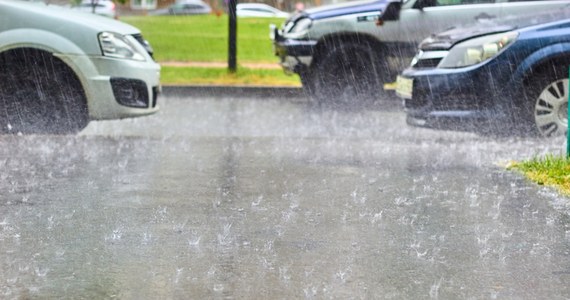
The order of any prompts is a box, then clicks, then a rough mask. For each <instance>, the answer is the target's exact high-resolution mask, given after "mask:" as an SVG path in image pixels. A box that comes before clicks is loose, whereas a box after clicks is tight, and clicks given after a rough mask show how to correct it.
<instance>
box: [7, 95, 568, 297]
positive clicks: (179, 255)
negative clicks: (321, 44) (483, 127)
mask: <svg viewBox="0 0 570 300" xmlns="http://www.w3.org/2000/svg"><path fill="white" fill-rule="evenodd" d="M390 103H392V102H390ZM163 104H164V105H163V107H162V110H161V112H160V113H159V114H156V115H153V116H150V117H145V118H138V119H128V120H122V121H106V122H92V123H91V124H90V125H89V126H88V127H87V128H86V129H85V130H84V131H82V132H81V133H80V134H79V135H78V136H50V135H46V136H42V135H38V136H17V135H16V136H3V137H2V138H1V139H0V143H1V144H2V147H0V148H1V149H2V150H1V153H2V154H1V156H0V157H1V159H0V165H1V168H2V170H3V171H2V173H1V176H2V178H1V181H0V182H1V183H0V191H1V194H2V203H1V205H0V207H1V209H2V217H1V220H0V240H1V241H2V243H0V252H1V253H2V255H1V256H0V257H1V258H0V262H1V264H2V268H0V270H1V271H0V272H1V273H0V278H2V289H1V295H2V298H18V297H30V298H66V297H72V298H76V297H77V298H114V297H118V298H131V299H132V298H155V299H156V298H309V299H312V298H330V297H332V298H400V299H402V298H407V299H409V298H438V297H439V298H470V297H475V298H479V297H481V298H553V299H554V298H559V297H560V298H562V297H564V296H565V295H568V292H569V291H568V285H567V283H568V276H569V275H568V274H569V270H568V266H569V263H570V259H569V252H568V243H569V242H570V234H569V232H570V219H569V218H568V212H569V211H568V209H569V207H568V204H567V200H566V199H565V198H564V197H560V196H558V195H557V194H556V193H555V192H554V191H553V190H551V189H549V188H544V187H539V186H536V185H535V184H533V183H530V182H528V181H527V180H525V179H524V178H523V177H522V176H521V175H520V174H517V173H512V172H508V171H505V169H504V167H503V166H504V163H505V162H507V161H508V160H511V159H523V158H527V157H529V156H532V155H539V154H544V153H556V152H559V151H561V145H563V142H564V141H563V140H556V139H554V140H548V141H546V140H541V139H511V138H509V139H499V140H497V139H495V138H489V137H484V136H478V135H475V134H470V133H457V132H446V131H442V132H438V131H432V130H428V129H421V128H413V127H407V126H405V118H404V115H403V114H402V111H401V109H386V108H383V109H371V110H367V111H360V112H342V111H338V110H326V109H324V110H323V109H315V108H314V107H312V106H311V105H309V104H307V101H306V99H304V98H293V99H288V100H286V99H283V98H269V99H267V98H265V99H250V98H245V97H244V98H232V97H218V98H211V97H203V98H194V97H192V98H191V97H176V96H175V97H167V98H165V99H164V102H163Z"/></svg>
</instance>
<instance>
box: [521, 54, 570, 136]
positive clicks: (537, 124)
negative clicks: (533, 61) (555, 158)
mask: <svg viewBox="0 0 570 300" xmlns="http://www.w3.org/2000/svg"><path fill="white" fill-rule="evenodd" d="M568 93H569V91H568V69H567V68H556V67H554V68H553V67H552V66H550V65H548V68H545V69H543V70H541V71H539V72H537V73H534V74H533V75H532V77H531V78H530V79H529V80H528V82H527V86H526V89H525V91H524V97H523V99H524V100H525V101H524V103H523V105H521V107H522V108H523V111H522V112H520V113H521V114H522V115H523V118H522V124H521V126H517V127H518V128H519V130H520V131H519V133H522V134H523V135H538V136H543V137H553V136H560V135H565V134H566V132H567V130H568ZM514 122H517V121H516V120H514Z"/></svg>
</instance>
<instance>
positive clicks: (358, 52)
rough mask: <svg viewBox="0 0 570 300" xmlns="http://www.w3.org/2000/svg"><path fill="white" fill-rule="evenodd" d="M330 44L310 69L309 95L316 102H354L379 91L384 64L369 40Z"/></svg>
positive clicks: (367, 99)
mask: <svg viewBox="0 0 570 300" xmlns="http://www.w3.org/2000/svg"><path fill="white" fill-rule="evenodd" d="M329 46H333V47H332V49H331V51H330V52H328V53H327V54H325V55H324V57H323V58H322V59H320V60H319V61H318V62H317V64H316V67H315V68H314V69H313V72H314V74H315V78H314V79H315V80H314V82H313V85H312V92H313V96H314V97H313V98H315V99H316V100H317V101H318V102H319V103H329V104H341V105H346V106H355V105H356V106H358V105H361V104H369V103H371V102H372V101H373V100H374V99H377V98H378V97H379V96H380V95H382V94H383V83H384V79H385V77H386V74H387V67H386V66H384V62H382V60H381V59H380V58H381V57H380V56H379V55H378V52H380V51H381V50H380V49H374V48H375V47H373V45H372V44H371V43H368V42H365V41H360V42H359V43H356V42H350V43H347V42H344V43H341V44H339V45H334V43H333V44H332V45H327V47H329Z"/></svg>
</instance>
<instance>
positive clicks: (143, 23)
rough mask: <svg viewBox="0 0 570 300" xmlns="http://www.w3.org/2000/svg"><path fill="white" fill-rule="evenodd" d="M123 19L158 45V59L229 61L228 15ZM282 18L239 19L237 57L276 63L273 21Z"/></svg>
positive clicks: (122, 19) (280, 21)
mask: <svg viewBox="0 0 570 300" xmlns="http://www.w3.org/2000/svg"><path fill="white" fill-rule="evenodd" d="M121 21H123V22H126V23H128V24H131V25H133V26H135V27H137V28H139V29H140V30H141V32H142V34H143V36H144V37H145V39H146V40H148V41H149V42H150V44H151V45H152V47H153V48H154V53H155V54H154V55H155V59H156V60H157V61H159V62H160V61H227V58H228V16H227V15H222V16H219V17H218V16H216V15H195V16H125V17H122V18H121ZM283 21H284V19H278V18H238V33H237V59H238V63H240V62H272V63H276V62H277V61H278V58H277V57H275V55H274V53H273V45H272V42H271V40H270V39H269V24H272V23H273V24H276V25H281V23H283Z"/></svg>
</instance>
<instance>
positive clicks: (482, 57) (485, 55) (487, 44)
mask: <svg viewBox="0 0 570 300" xmlns="http://www.w3.org/2000/svg"><path fill="white" fill-rule="evenodd" d="M518 35H519V34H518V33H517V32H503V33H498V34H493V35H487V36H483V37H478V38H474V39H471V40H467V41H465V42H461V43H459V44H457V45H455V46H453V48H451V50H449V53H448V54H447V56H445V58H443V60H442V61H441V62H440V63H439V65H438V67H439V68H461V67H467V66H471V65H474V64H478V63H481V62H484V61H486V60H488V59H491V58H493V57H495V56H497V55H498V54H499V53H501V51H503V50H504V49H505V48H506V47H507V46H509V45H510V44H512V43H513V42H514V41H515V40H516V39H517V37H518Z"/></svg>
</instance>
